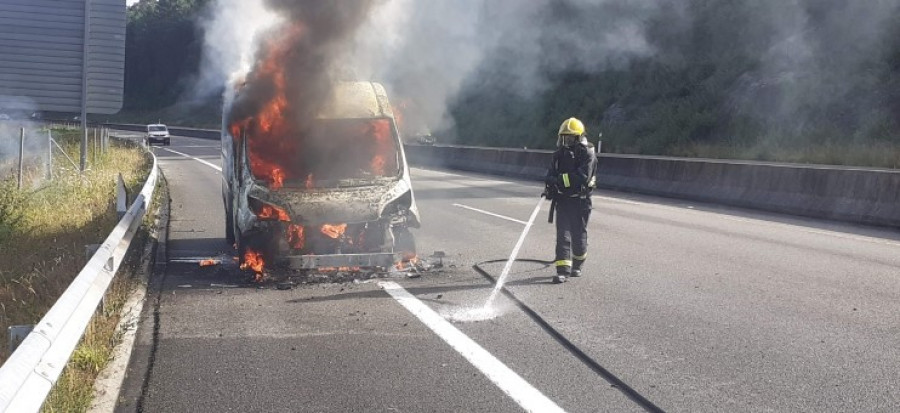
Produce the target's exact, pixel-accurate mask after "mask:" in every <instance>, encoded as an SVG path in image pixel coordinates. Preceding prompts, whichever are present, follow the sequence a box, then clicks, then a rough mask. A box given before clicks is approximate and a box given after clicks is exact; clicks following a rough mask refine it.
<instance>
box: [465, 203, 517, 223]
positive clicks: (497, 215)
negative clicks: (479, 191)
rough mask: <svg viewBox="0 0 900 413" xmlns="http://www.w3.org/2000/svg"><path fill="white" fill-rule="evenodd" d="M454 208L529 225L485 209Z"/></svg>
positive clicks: (466, 206)
mask: <svg viewBox="0 0 900 413" xmlns="http://www.w3.org/2000/svg"><path fill="white" fill-rule="evenodd" d="M453 206H455V207H459V208H463V209H468V210H470V211H475V212H480V213H482V214H485V215H490V216H492V217H497V218H500V219H505V220H507V221H512V222H517V223H519V224H522V225H526V224H528V223H527V222H525V221H520V220H518V219H515V218H510V217H508V216H505V215H500V214H495V213H493V212H490V211H485V210H483V209H478V208H474V207H470V206H468V205H463V204H453Z"/></svg>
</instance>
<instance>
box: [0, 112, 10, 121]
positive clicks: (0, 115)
mask: <svg viewBox="0 0 900 413" xmlns="http://www.w3.org/2000/svg"><path fill="white" fill-rule="evenodd" d="M11 119H12V118H11V117H10V116H9V115H7V114H5V113H0V120H11Z"/></svg>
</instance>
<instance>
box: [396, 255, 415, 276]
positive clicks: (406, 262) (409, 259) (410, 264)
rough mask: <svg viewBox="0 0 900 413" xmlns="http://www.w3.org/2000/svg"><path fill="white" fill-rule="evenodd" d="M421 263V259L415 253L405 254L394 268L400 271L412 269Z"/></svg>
mask: <svg viewBox="0 0 900 413" xmlns="http://www.w3.org/2000/svg"><path fill="white" fill-rule="evenodd" d="M418 263H419V257H418V256H417V255H416V254H415V253H409V252H408V253H404V254H403V258H401V259H400V261H397V262H396V263H394V268H396V269H397V270H399V271H404V270H407V269H412V268H414V267H415V266H416V264H418Z"/></svg>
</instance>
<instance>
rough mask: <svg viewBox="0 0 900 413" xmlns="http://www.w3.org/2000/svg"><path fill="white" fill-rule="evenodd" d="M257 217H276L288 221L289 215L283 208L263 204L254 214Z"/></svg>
mask: <svg viewBox="0 0 900 413" xmlns="http://www.w3.org/2000/svg"><path fill="white" fill-rule="evenodd" d="M256 216H257V217H258V218H259V219H277V220H279V221H285V222H289V221H290V220H291V217H290V216H288V213H287V212H285V210H283V209H281V208H278V207H276V206H274V205H269V204H263V206H262V208H260V210H259V213H258V214H256Z"/></svg>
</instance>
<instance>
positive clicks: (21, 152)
mask: <svg viewBox="0 0 900 413" xmlns="http://www.w3.org/2000/svg"><path fill="white" fill-rule="evenodd" d="M24 169H25V128H21V130H20V134H19V185H18V189H20V190H21V189H22V179H23V176H22V175H24V173H25V171H24Z"/></svg>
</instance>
